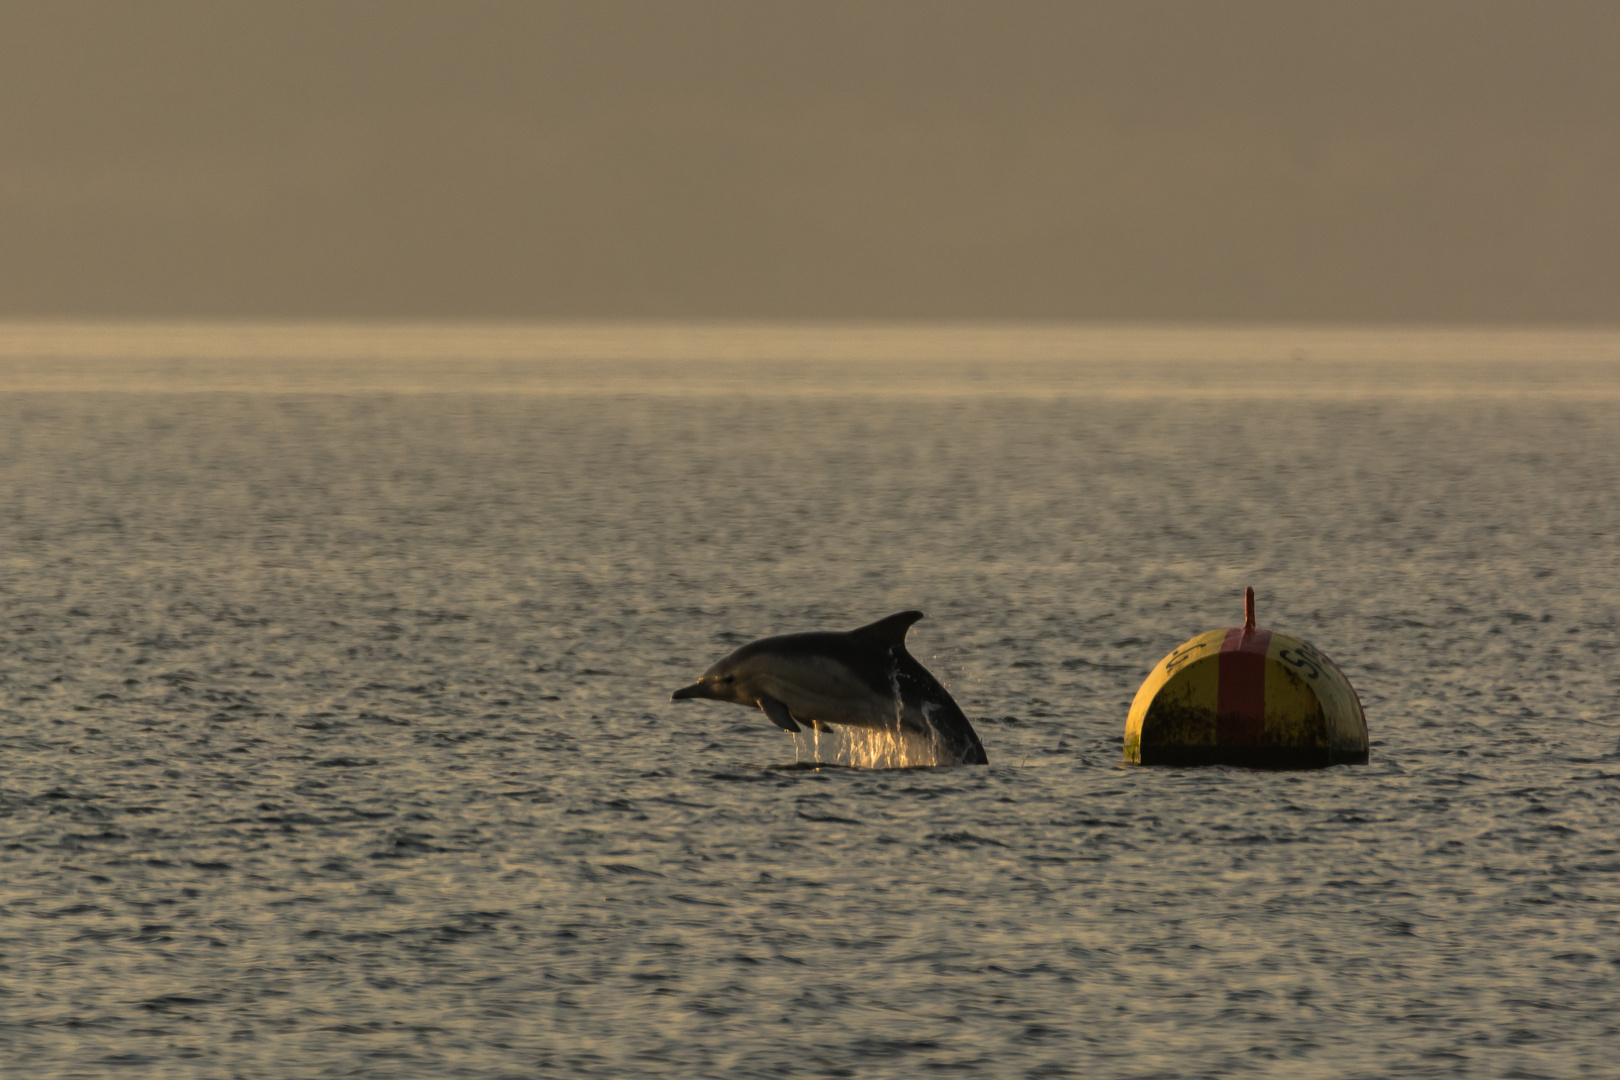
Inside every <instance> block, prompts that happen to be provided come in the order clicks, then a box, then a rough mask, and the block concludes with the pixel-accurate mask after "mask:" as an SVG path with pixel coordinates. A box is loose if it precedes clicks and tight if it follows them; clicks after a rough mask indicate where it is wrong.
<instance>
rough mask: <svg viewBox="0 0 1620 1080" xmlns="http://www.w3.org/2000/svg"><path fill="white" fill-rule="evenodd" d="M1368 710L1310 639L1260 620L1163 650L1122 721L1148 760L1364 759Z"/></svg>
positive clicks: (1135, 750) (1136, 751) (1315, 762)
mask: <svg viewBox="0 0 1620 1080" xmlns="http://www.w3.org/2000/svg"><path fill="white" fill-rule="evenodd" d="M1367 752H1368V741H1367V717H1366V714H1365V713H1363V712H1362V709H1361V699H1360V698H1359V697H1358V696H1357V695H1356V691H1355V688H1354V687H1353V686H1351V685H1350V680H1349V679H1346V678H1345V677H1344V673H1343V672H1342V671H1340V670H1339V668H1338V665H1336V664H1334V662H1333V661H1332V660H1329V659H1328V658H1327V656H1326V655H1325V654H1324V653H1322V652H1320V651H1319V650H1318V649H1316V648H1315V647H1314V646H1313V645H1311V644H1310V642H1308V641H1304V640H1302V639H1300V638H1296V637H1293V636H1291V635H1288V634H1284V633H1281V632H1279V631H1275V630H1268V629H1266V628H1264V627H1261V626H1258V625H1256V623H1255V618H1254V590H1253V589H1252V588H1251V589H1246V590H1245V591H1244V594H1243V625H1242V626H1234V627H1230V628H1227V629H1222V630H1211V631H1210V632H1209V633H1207V634H1200V635H1199V636H1198V637H1195V638H1193V639H1192V640H1191V641H1189V642H1187V643H1185V644H1184V645H1182V646H1180V647H1179V648H1177V649H1175V650H1173V651H1172V652H1171V653H1170V655H1168V656H1166V657H1165V658H1164V659H1163V660H1160V661H1159V663H1158V665H1157V666H1156V667H1154V669H1153V671H1152V672H1150V673H1149V674H1148V677H1147V679H1146V680H1145V681H1144V682H1143V683H1142V688H1141V689H1140V690H1138V691H1137V692H1136V700H1135V701H1133V702H1132V703H1131V712H1130V716H1129V718H1128V719H1127V720H1126V721H1125V760H1126V761H1130V762H1136V763H1138V764H1142V765H1246V766H1251V767H1255V768H1274V769H1275V768H1283V769H1305V768H1320V767H1322V766H1326V765H1349V764H1364V763H1365V762H1366V761H1367Z"/></svg>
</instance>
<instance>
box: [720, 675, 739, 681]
mask: <svg viewBox="0 0 1620 1080" xmlns="http://www.w3.org/2000/svg"><path fill="white" fill-rule="evenodd" d="M720 681H721V682H736V681H737V676H735V675H727V676H726V677H725V678H724V679H721V680H720Z"/></svg>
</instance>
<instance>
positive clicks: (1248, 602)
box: [1243, 585, 1254, 630]
mask: <svg viewBox="0 0 1620 1080" xmlns="http://www.w3.org/2000/svg"><path fill="white" fill-rule="evenodd" d="M1243 629H1245V630H1253V629H1254V586H1253V585H1251V586H1249V587H1248V588H1246V589H1244V590H1243Z"/></svg>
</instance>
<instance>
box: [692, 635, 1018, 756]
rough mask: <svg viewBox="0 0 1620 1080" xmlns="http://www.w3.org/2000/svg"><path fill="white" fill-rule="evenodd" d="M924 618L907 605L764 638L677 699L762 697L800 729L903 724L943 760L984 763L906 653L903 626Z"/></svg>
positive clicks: (935, 686)
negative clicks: (870, 617)
mask: <svg viewBox="0 0 1620 1080" xmlns="http://www.w3.org/2000/svg"><path fill="white" fill-rule="evenodd" d="M922 617H923V613H922V612H920V611H902V612H900V613H899V614H897V615H890V616H889V617H888V618H887V619H879V620H878V621H877V622H875V623H872V624H871V625H869V626H863V627H861V628H860V629H858V630H850V631H848V632H845V633H840V632H836V631H821V632H816V633H809V634H783V635H782V636H780V637H768V638H760V639H759V640H758V641H752V642H749V643H748V644H747V645H744V646H743V647H742V648H740V649H738V650H737V651H736V652H734V653H732V654H731V655H730V656H727V657H725V658H723V659H721V660H720V661H718V662H717V663H716V664H715V665H714V666H713V667H711V668H710V669H709V670H708V671H705V672H704V673H703V677H702V678H701V679H699V680H698V681H697V682H695V683H693V684H692V685H691V686H683V687H681V688H680V689H679V690H677V691H675V693H674V694H673V695H671V697H672V699H673V700H675V701H682V700H685V699H687V698H710V699H712V700H714V701H729V702H732V703H734V704H737V705H758V706H759V707H760V708H761V709H763V710H765V715H766V716H768V717H770V720H771V723H773V724H775V725H776V726H777V727H779V728H781V729H782V730H783V731H788V732H797V731H799V730H800V728H799V725H800V724H809V725H811V726H812V727H814V728H816V730H818V731H826V730H828V728H827V725H829V724H842V725H845V726H847V727H855V728H874V729H880V730H889V731H895V730H896V729H898V731H899V732H903V733H905V734H907V735H912V736H918V737H921V738H924V739H927V740H929V741H930V742H931V743H932V744H933V745H934V748H935V757H936V760H938V761H939V762H940V763H942V764H946V763H956V764H963V765H985V764H988V759H987V758H986V757H985V755H984V745H983V744H982V743H980V742H979V736H978V735H977V734H976V733H975V732H974V730H973V725H972V724H969V723H968V720H967V717H966V716H963V715H962V710H961V709H959V708H957V705H956V702H955V701H952V700H951V695H950V694H949V693H947V692H946V690H945V688H944V687H943V686H941V685H940V684H939V680H938V679H936V678H934V677H933V676H932V675H930V674H929V673H928V669H927V668H925V667H923V666H922V665H921V664H919V663H918V662H917V661H916V659H915V658H914V657H913V656H912V655H911V654H910V653H908V652H907V651H906V631H907V630H909V629H911V624H912V623H914V622H916V621H917V620H918V619H920V618H922Z"/></svg>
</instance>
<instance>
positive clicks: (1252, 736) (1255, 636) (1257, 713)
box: [1215, 626, 1271, 746]
mask: <svg viewBox="0 0 1620 1080" xmlns="http://www.w3.org/2000/svg"><path fill="white" fill-rule="evenodd" d="M1270 648H1271V631H1270V630H1261V629H1250V628H1247V627H1238V626H1234V627H1233V628H1232V629H1230V630H1228V631H1227V632H1226V639H1225V640H1224V641H1222V642H1221V651H1220V659H1219V663H1220V683H1219V689H1218V690H1217V692H1216V695H1217V696H1216V701H1215V745H1217V746H1259V745H1260V742H1261V737H1262V736H1263V735H1264V734H1265V730H1266V651H1267V650H1268V649H1270Z"/></svg>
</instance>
